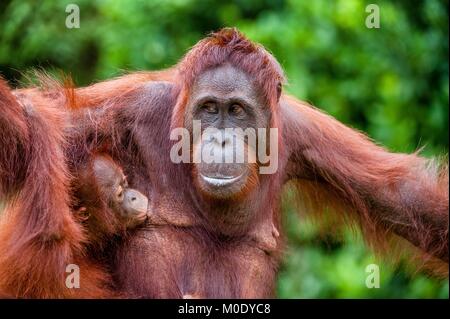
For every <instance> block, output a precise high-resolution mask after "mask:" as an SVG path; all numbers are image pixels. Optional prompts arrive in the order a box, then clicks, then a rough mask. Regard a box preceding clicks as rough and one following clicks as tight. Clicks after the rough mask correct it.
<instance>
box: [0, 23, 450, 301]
mask: <svg viewBox="0 0 450 319" xmlns="http://www.w3.org/2000/svg"><path fill="white" fill-rule="evenodd" d="M283 81H284V76H283V73H282V70H281V68H280V66H279V64H278V63H277V62H276V60H275V59H274V58H273V57H272V56H271V55H270V54H269V53H268V52H267V51H266V50H264V49H263V48H262V47H261V46H259V45H257V44H254V43H252V42H250V41H249V40H248V39H246V38H245V37H244V36H243V35H242V34H241V33H239V32H238V31H237V30H235V29H224V30H221V31H219V32H217V33H214V34H212V35H211V36H209V37H207V38H206V39H204V40H202V41H200V42H199V43H198V44H197V45H196V46H195V47H194V48H193V49H192V50H190V51H189V52H188V53H187V55H186V56H185V57H184V58H183V59H182V60H181V61H180V62H179V63H178V64H177V65H176V66H175V67H174V68H172V69H170V70H167V71H162V72H159V73H151V72H149V73H145V72H144V73H137V74H131V75H127V76H124V77H122V78H119V79H115V80H112V81H107V82H103V83H99V84H95V85H92V86H90V87H86V88H80V89H75V90H71V89H65V90H64V89H60V90H58V89H57V88H56V89H55V88H48V89H43V90H38V89H27V90H21V91H19V92H17V93H16V95H20V94H23V95H25V96H26V97H27V98H29V99H32V100H34V99H36V100H40V101H42V100H45V102H46V103H47V104H48V105H49V106H48V108H47V107H43V108H42V112H43V114H45V117H44V116H42V117H41V115H40V114H39V113H40V112H41V109H19V108H18V107H17V105H16V103H15V101H14V99H13V98H12V97H11V95H10V94H9V92H8V91H7V89H6V88H2V90H1V91H0V99H1V100H0V101H1V102H2V103H1V104H0V106H1V110H2V111H1V112H0V136H1V140H0V141H1V142H0V146H1V149H2V151H1V152H0V181H1V184H0V191H1V193H3V194H6V195H7V196H8V197H12V196H14V198H15V200H13V202H14V203H17V204H16V205H19V207H20V209H19V210H16V212H13V213H12V215H13V216H15V217H14V218H15V219H14V224H9V225H7V227H4V228H3V232H5V229H6V231H7V232H6V233H7V234H8V236H4V235H2V234H0V236H1V238H0V239H1V240H5V241H6V242H7V243H10V242H11V238H14V240H15V241H19V243H21V245H13V244H11V245H9V246H8V245H7V246H6V247H7V248H4V249H3V251H4V252H6V253H7V256H8V258H10V259H9V263H8V264H6V266H7V267H11V265H13V264H14V265H15V266H16V268H17V267H19V269H21V267H27V270H28V271H31V272H32V273H38V272H39V271H41V269H42V268H41V266H40V265H39V264H38V263H39V261H40V260H41V262H42V256H41V257H40V256H39V255H38V254H39V252H38V251H29V250H27V249H24V247H25V248H27V247H28V246H33V243H35V242H36V240H38V239H39V240H42V238H43V239H45V242H46V243H49V244H50V243H51V244H52V245H54V246H58V245H61V243H64V245H67V246H69V245H70V243H72V242H74V241H75V242H76V238H74V236H75V235H76V234H77V233H76V231H75V230H74V229H73V223H72V219H71V218H70V214H69V211H68V209H67V207H68V205H69V199H68V194H69V189H68V187H67V185H68V182H69V180H70V178H69V177H68V175H67V171H69V170H70V169H71V168H72V167H75V166H76V165H77V163H80V162H83V161H85V160H86V157H87V156H89V154H90V152H92V151H95V150H97V149H98V148H100V147H101V146H102V145H105V144H108V145H110V155H111V156H112V157H113V158H114V161H116V162H117V163H119V165H120V166H121V167H123V169H124V171H125V173H126V175H127V176H128V178H129V181H130V183H131V184H132V185H135V186H136V187H137V188H138V189H140V190H141V191H143V192H144V194H145V195H146V196H147V197H148V198H149V199H150V203H151V207H150V211H151V212H152V216H151V218H150V222H149V223H148V225H147V227H146V228H144V229H142V230H140V231H138V232H137V233H136V234H135V235H134V236H132V237H131V238H130V239H129V240H128V241H126V242H125V243H124V244H122V245H120V246H119V247H118V249H117V252H116V255H115V258H114V261H111V262H112V264H113V265H114V280H115V284H116V285H117V287H118V288H119V289H120V290H121V291H124V292H125V293H126V294H127V295H129V296H142V297H207V298H217V297H269V296H272V294H273V284H274V279H275V275H276V269H277V265H278V262H279V255H280V252H281V250H282V239H281V238H282V236H280V235H279V233H278V230H279V229H280V228H282V227H281V226H282V225H280V200H281V192H282V188H283V186H284V185H285V184H286V183H287V182H288V181H293V186H295V187H296V189H297V190H298V196H297V199H298V201H299V202H300V203H301V204H305V205H304V206H308V207H309V208H313V209H314V210H316V211H323V210H324V208H326V207H330V206H331V207H332V208H333V211H335V212H337V213H338V214H339V215H340V216H341V218H342V219H343V220H347V218H348V217H351V218H352V220H354V221H356V222H357V223H358V224H359V225H361V227H362V229H363V231H364V235H365V237H366V238H367V239H368V240H371V241H372V242H377V243H378V242H379V241H380V239H384V238H386V237H387V236H386V235H390V234H392V235H396V236H400V237H403V238H404V239H406V240H408V241H409V242H410V243H412V244H413V245H414V246H416V247H417V248H419V249H420V250H421V251H423V253H424V255H426V256H427V258H430V259H437V260H440V261H441V262H444V263H448V168H447V167H440V166H439V165H438V164H435V163H434V162H432V161H429V160H425V159H423V158H421V157H419V156H418V155H417V154H411V155H407V154H394V153H390V152H388V151H386V150H385V149H383V148H382V147H380V146H377V145H375V144H374V143H373V142H372V141H370V140H369V139H368V138H367V137H365V136H364V135H363V134H361V133H359V132H356V131H355V130H352V129H350V128H348V127H346V126H344V125H343V124H341V123H339V122H338V121H336V120H335V119H333V118H331V117H329V116H327V115H325V114H323V113H322V112H320V111H319V110H317V109H315V108H313V107H311V106H309V105H307V104H305V103H302V102H299V101H297V100H295V99H294V98H292V97H290V96H287V95H285V94H283V93H282V84H283ZM52 106H59V108H60V109H63V110H65V113H66V114H68V115H69V116H67V118H65V119H63V120H61V121H60V122H56V123H53V122H52V123H51V124H50V125H49V126H48V129H47V130H36V129H33V128H34V125H36V124H34V123H35V121H36V122H38V123H39V121H47V120H44V119H46V118H47V117H49V119H48V121H51V120H52V117H56V115H57V110H56V109H55V108H54V107H53V108H52ZM47 113H48V114H47ZM196 121H201V124H202V125H201V129H200V131H201V132H202V133H204V132H205V131H206V130H207V129H209V128H211V127H213V128H215V129H216V133H217V132H219V135H217V134H205V135H203V134H202V137H200V138H196V137H195V136H193V135H195V134H194V133H195V132H194V131H195V123H196ZM49 123H50V122H49ZM177 128H184V130H182V131H181V132H184V133H182V134H181V135H180V136H182V137H185V136H186V135H187V136H188V141H189V143H188V145H189V148H188V150H189V153H188V155H187V156H186V154H185V153H184V154H178V151H179V150H181V149H177V147H178V145H179V144H178V143H179V142H180V141H179V140H173V139H171V135H172V138H173V137H174V136H175V137H177V134H171V133H172V132H174V130H175V129H177ZM230 128H233V129H241V130H242V131H245V130H247V129H251V130H253V131H258V132H259V130H258V129H266V132H268V133H267V136H269V135H270V133H269V132H273V131H274V130H270V129H271V128H272V129H273V128H277V129H278V135H277V138H276V139H275V140H273V139H270V141H269V142H268V144H267V143H266V144H265V145H264V143H262V145H263V146H261V144H260V143H259V140H260V139H262V138H263V137H264V134H262V135H260V134H257V136H256V137H255V136H251V134H248V135H244V136H242V135H239V134H238V135H237V136H233V137H232V138H231V137H230V135H229V132H228V131H227V129H230ZM55 132H56V133H55ZM178 132H180V131H178ZM186 132H187V134H186ZM275 132H276V131H275ZM204 136H206V138H204ZM253 138H255V139H256V142H255V140H253ZM44 140H45V141H46V144H45V145H44V146H42V142H40V141H44ZM236 140H239V141H240V142H244V145H243V147H237V146H236V145H238V144H239V143H236ZM266 140H267V139H266ZM274 144H276V146H277V147H276V148H273V146H274ZM240 145H242V144H240ZM41 147H42V148H41ZM174 148H175V149H176V150H177V152H175V153H176V154H175V155H177V154H178V155H179V157H176V156H175V158H176V159H177V160H174V156H173V155H174V153H173V150H174ZM261 148H265V149H266V150H271V149H277V150H278V153H277V156H276V157H275V158H274V157H270V160H269V161H264V160H262V159H261V158H259V157H257V158H256V160H255V161H250V160H247V161H244V162H241V161H233V162H227V161H224V162H220V161H219V162H215V161H212V162H211V161H195V160H194V159H195V158H197V157H198V154H199V153H200V154H204V152H203V150H206V153H208V152H210V151H212V152H216V153H220V154H222V155H225V156H226V154H229V153H231V154H235V155H245V156H244V157H248V158H251V157H252V156H253V157H254V156H256V154H258V155H259V154H261V153H263V152H261ZM36 149H39V150H40V151H39V152H37V151H36ZM186 158H187V159H188V160H187V161H186ZM179 159H183V160H181V161H179ZM186 162H187V163H186ZM66 165H68V167H66ZM274 166H275V167H276V170H274V171H271V170H269V172H270V173H269V174H267V170H266V171H265V173H263V172H264V168H267V167H272V168H273V167H274ZM43 178H46V179H48V180H49V181H50V182H49V183H47V184H48V185H46V187H45V188H44V189H43V190H44V192H43V191H42V189H41V188H40V187H41V185H40V183H39V182H36V181H35V179H43ZM30 194H31V195H32V197H31V195H30ZM30 198H33V199H34V201H31V200H30ZM36 203H37V204H38V205H37V206H36ZM13 225H16V227H13ZM17 226H19V227H17ZM30 234H31V235H30ZM0 242H1V241H0ZM12 243H13V242H12ZM27 245H28V246H27ZM54 246H52V247H54ZM65 247H66V246H58V247H57V248H55V249H54V256H56V257H57V256H63V257H64V258H63V257H61V259H56V257H55V260H52V261H51V262H52V263H58V262H67V260H68V259H69V258H67V256H66V255H64V253H65V252H66V251H67V250H65ZM40 251H41V250H40ZM58 251H61V254H60V255H58ZM31 253H33V256H35V257H36V258H35V259H34V262H33V259H31V258H30V259H28V258H27V261H29V262H30V263H31V265H28V264H27V265H24V264H23V263H22V262H21V260H20V258H19V257H14V256H16V254H18V255H25V256H30V254H31ZM0 256H1V254H0ZM0 258H2V257H0ZM14 258H16V259H14ZM4 265H5V264H4V263H2V260H1V259H0V287H2V288H3V287H4V283H5V278H4V274H5V273H6V274H9V275H12V271H10V270H9V269H8V268H6V269H5V268H4ZM2 267H3V268H2ZM33 267H36V268H33ZM33 269H35V270H33ZM22 278H25V277H22ZM47 288H48V290H50V291H51V289H52V288H51V287H50V286H48V287H47Z"/></svg>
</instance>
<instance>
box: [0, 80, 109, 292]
mask: <svg viewBox="0 0 450 319" xmlns="http://www.w3.org/2000/svg"><path fill="white" fill-rule="evenodd" d="M16 95H17V96H15V95H14V94H13V93H12V91H11V90H10V89H9V87H8V86H7V84H6V83H5V82H4V81H1V82H0V201H2V202H3V203H4V204H5V209H3V210H2V211H0V296H1V297H21V298H62V297H102V296H105V295H106V290H103V288H104V287H105V286H104V285H105V284H106V280H107V279H106V276H105V275H104V273H103V272H102V271H101V270H100V269H98V268H96V267H95V266H94V265H88V264H86V263H85V262H84V261H83V260H84V259H83V257H84V256H82V243H83V241H84V235H83V234H82V231H81V228H80V225H78V224H77V223H76V222H75V221H74V219H73V216H72V213H71V211H70V196H69V189H68V187H69V174H68V169H67V166H66V160H65V156H64V151H63V146H64V145H65V141H64V129H65V125H66V124H67V123H66V121H65V120H66V119H65V114H64V113H62V110H61V109H60V108H58V107H55V106H52V103H51V101H50V100H45V99H44V98H43V97H39V96H36V97H34V98H32V97H31V96H26V95H23V94H16ZM19 101H20V102H19ZM69 264H77V265H78V266H79V267H80V269H81V273H82V274H83V275H82V278H81V282H80V284H81V287H80V289H68V287H66V285H65V280H66V276H67V274H66V267H67V266H68V265H69Z"/></svg>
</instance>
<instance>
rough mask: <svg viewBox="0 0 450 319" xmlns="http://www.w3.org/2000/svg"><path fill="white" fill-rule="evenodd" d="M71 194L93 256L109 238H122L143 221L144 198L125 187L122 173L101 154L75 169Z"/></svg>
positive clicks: (144, 215) (124, 178)
mask: <svg viewBox="0 0 450 319" xmlns="http://www.w3.org/2000/svg"><path fill="white" fill-rule="evenodd" d="M73 190H74V197H75V199H76V201H75V206H74V209H73V210H74V213H75V217H76V219H77V220H79V221H80V222H81V223H82V224H83V225H84V227H85V231H86V234H87V237H88V240H89V245H90V246H92V248H96V249H95V250H96V252H98V249H99V248H100V249H102V248H104V245H106V244H107V242H108V239H110V238H111V237H113V236H116V235H125V233H126V231H127V230H129V229H132V228H135V227H136V226H138V225H141V224H143V223H144V222H145V220H146V219H147V207H148V199H147V197H146V196H144V195H143V194H142V193H140V192H139V191H137V190H135V189H132V188H129V187H128V183H127V179H126V177H125V175H124V174H123V171H122V169H121V168H120V167H119V166H118V165H117V164H116V163H115V162H114V161H113V160H112V159H111V158H110V157H109V156H107V155H105V154H96V155H94V156H92V157H91V159H90V161H88V163H87V164H86V165H84V166H82V167H81V168H79V169H77V172H76V173H75V179H74V182H73Z"/></svg>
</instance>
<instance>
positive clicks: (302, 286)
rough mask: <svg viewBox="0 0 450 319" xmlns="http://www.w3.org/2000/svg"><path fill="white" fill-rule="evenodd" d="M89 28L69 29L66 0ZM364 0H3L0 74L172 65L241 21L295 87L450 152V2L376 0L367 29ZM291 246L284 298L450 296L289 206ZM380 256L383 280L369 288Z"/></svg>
mask: <svg viewBox="0 0 450 319" xmlns="http://www.w3.org/2000/svg"><path fill="white" fill-rule="evenodd" d="M69 3H74V4H77V5H79V7H80V12H81V28H79V29H67V28H66V27H65V20H66V17H67V15H68V13H66V12H65V8H66V5H67V4H69ZM369 3H374V1H363V0H337V1H327V0H314V1H300V0H273V1H270V0H261V1H257V0H234V1H228V2H225V1H215V0H201V1H193V0H174V1H163V0H153V1H113V0H98V1H91V0H70V1H42V2H40V1H32V0H27V1H24V0H12V1H11V0H6V1H5V0H3V1H1V2H0V72H1V74H2V75H3V76H4V77H6V78H8V79H9V80H10V81H12V83H14V84H18V83H19V82H20V81H21V80H22V74H21V72H23V71H25V70H29V69H31V68H36V67H40V68H44V69H46V70H50V71H51V72H57V71H58V70H63V71H64V72H67V73H70V74H71V75H72V76H73V78H74V80H75V82H76V83H77V84H78V85H85V84H88V83H91V82H93V81H97V80H103V79H106V78H110V77H112V76H114V75H118V74H120V73H122V72H123V70H140V69H146V70H148V69H160V68H165V67H169V66H171V65H173V64H174V63H176V62H177V60H178V59H179V58H180V57H181V56H182V55H183V53H184V52H186V51H187V50H188V49H189V48H190V47H191V46H192V45H193V44H195V43H196V42H197V41H198V40H199V39H201V38H202V37H204V36H205V34H207V32H209V31H212V30H216V29H219V28H220V27H223V26H237V27H238V28H240V29H241V30H242V31H243V32H245V33H246V34H247V35H248V36H249V37H250V38H251V39H253V40H254V41H257V42H260V43H262V44H264V45H265V46H266V47H267V48H268V49H269V50H270V51H272V52H273V54H274V55H275V56H276V57H277V59H278V60H279V61H280V63H281V64H282V65H283V67H284V69H285V71H286V74H287V76H288V79H289V85H288V86H287V87H286V90H287V91H289V92H290V93H292V94H294V95H296V96H297V97H299V98H301V99H303V100H307V101H309V102H311V103H313V104H315V105H317V106H320V107H321V108H322V109H324V110H325V111H327V112H329V113H330V114H332V115H333V116H335V117H336V118H338V119H339V120H340V121H342V122H344V123H346V124H348V125H351V126H353V127H356V128H358V129H361V130H364V131H366V132H367V133H368V134H369V135H370V136H371V137H373V138H374V139H375V140H377V141H379V142H380V143H381V144H383V145H385V146H387V147H389V148H390V149H391V150H393V151H401V152H411V151H414V150H416V149H418V148H419V147H425V148H424V151H423V152H424V154H425V155H426V156H436V155H445V154H447V152H448V142H449V141H448V138H449V135H448V110H449V77H448V72H449V69H448V60H447V56H448V26H449V25H448V13H447V12H448V1H447V0H442V1H439V0H430V1H407V0H401V1H382V0H379V1H376V2H375V3H376V4H378V5H379V7H380V13H381V28H380V29H368V28H366V27H365V19H366V17H367V15H368V13H366V12H365V8H366V6H367V5H368V4H369ZM285 211H286V214H285V216H286V220H285V222H286V225H287V230H288V238H289V248H288V253H287V258H286V259H285V263H284V264H283V266H282V269H281V273H280V276H279V281H278V296H279V297H282V298H336V297H343V298H395V297H399V298H448V293H449V292H448V281H445V280H444V281H438V280H436V279H431V278H427V277H426V276H425V275H418V276H414V278H411V276H410V274H409V273H408V272H405V270H404V267H402V266H401V265H400V266H396V267H394V266H392V265H390V264H388V263H385V262H383V260H381V259H379V258H377V257H375V256H374V255H373V254H371V253H370V252H369V251H368V250H367V249H366V248H365V247H364V246H363V244H362V243H361V240H360V239H358V238H355V237H354V236H349V235H347V236H344V237H343V238H341V239H337V238H331V239H330V240H327V241H325V240H324V239H323V238H322V237H321V236H318V232H317V231H316V230H315V227H314V225H312V224H311V223H309V222H308V221H305V220H303V219H302V220H300V219H299V217H298V216H297V215H296V214H294V212H293V211H294V209H293V208H292V207H290V206H289V205H287V206H286V207H285ZM370 263H377V264H379V265H380V270H381V288H379V289H367V288H366V286H365V279H366V276H367V273H365V267H366V265H368V264H370Z"/></svg>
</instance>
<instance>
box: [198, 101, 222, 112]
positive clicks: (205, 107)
mask: <svg viewBox="0 0 450 319" xmlns="http://www.w3.org/2000/svg"><path fill="white" fill-rule="evenodd" d="M202 109H203V110H205V111H206V112H208V113H211V114H217V113H218V112H219V110H218V109H217V106H216V105H215V104H214V103H212V102H208V103H205V104H203V105H202Z"/></svg>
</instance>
